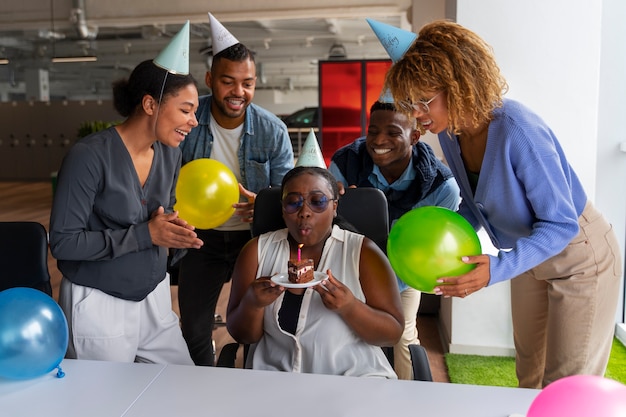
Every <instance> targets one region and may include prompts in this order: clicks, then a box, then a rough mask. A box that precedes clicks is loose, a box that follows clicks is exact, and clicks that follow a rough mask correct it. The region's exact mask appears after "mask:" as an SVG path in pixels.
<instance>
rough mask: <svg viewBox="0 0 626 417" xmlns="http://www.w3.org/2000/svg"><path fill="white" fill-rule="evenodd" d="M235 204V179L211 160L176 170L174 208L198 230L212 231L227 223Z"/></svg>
mask: <svg viewBox="0 0 626 417" xmlns="http://www.w3.org/2000/svg"><path fill="white" fill-rule="evenodd" d="M237 202H239V186H238V184H237V178H236V177H235V175H234V174H233V173H232V171H231V170H230V169H229V168H228V167H227V166H226V165H224V164H223V163H221V162H219V161H216V160H215V159H209V158H201V159H195V160H193V161H191V162H189V163H187V164H185V165H183V167H182V168H181V169H180V175H179V177H178V183H177V184H176V204H175V205H174V210H178V213H179V216H180V218H181V219H183V220H186V221H187V222H188V223H189V224H191V225H193V226H195V227H197V228H198V229H212V228H214V227H217V226H221V225H222V224H224V222H226V220H228V219H229V218H230V217H231V216H232V215H233V213H234V212H235V209H234V208H233V204H235V203H237Z"/></svg>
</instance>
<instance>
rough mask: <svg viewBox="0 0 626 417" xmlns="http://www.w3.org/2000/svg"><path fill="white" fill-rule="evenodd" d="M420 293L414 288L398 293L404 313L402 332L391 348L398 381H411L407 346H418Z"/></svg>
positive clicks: (410, 366)
mask: <svg viewBox="0 0 626 417" xmlns="http://www.w3.org/2000/svg"><path fill="white" fill-rule="evenodd" d="M421 298H422V293H421V292H419V291H418V290H416V289H415V288H407V289H406V290H404V291H402V292H401V293H400V300H401V301H402V311H403V312H404V332H402V337H401V338H400V340H399V341H398V343H397V344H396V345H395V346H394V347H393V362H394V370H395V371H396V374H397V375H398V379H407V380H411V379H413V365H412V362H411V353H410V352H409V345H410V344H416V345H419V343H420V341H419V339H418V335H417V310H418V309H419V307H420V300H421Z"/></svg>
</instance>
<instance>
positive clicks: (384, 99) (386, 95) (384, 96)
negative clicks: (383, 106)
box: [378, 88, 394, 104]
mask: <svg viewBox="0 0 626 417" xmlns="http://www.w3.org/2000/svg"><path fill="white" fill-rule="evenodd" d="M378 101H380V102H381V103H390V104H393V103H394V101H393V96H392V95H391V91H389V89H388V88H385V89H383V91H381V93H380V96H378Z"/></svg>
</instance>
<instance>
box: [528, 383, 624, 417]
mask: <svg viewBox="0 0 626 417" xmlns="http://www.w3.org/2000/svg"><path fill="white" fill-rule="evenodd" d="M566 416H567V417H596V416H597V417H624V416H626V385H624V384H621V383H619V382H617V381H615V380H612V379H608V378H603V377H601V376H595V375H573V376H568V377H565V378H561V379H559V380H557V381H554V382H553V383H551V384H550V385H548V386H547V387H545V388H544V389H543V390H542V391H541V392H540V393H539V395H537V397H536V398H535V400H534V401H533V402H532V404H531V405H530V408H529V409H528V413H527V414H526V417H566Z"/></svg>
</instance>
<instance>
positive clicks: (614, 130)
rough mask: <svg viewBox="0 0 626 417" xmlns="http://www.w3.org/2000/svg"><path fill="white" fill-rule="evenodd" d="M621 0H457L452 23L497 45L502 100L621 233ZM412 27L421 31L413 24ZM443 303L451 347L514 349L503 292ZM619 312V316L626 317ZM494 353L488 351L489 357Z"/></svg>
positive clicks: (625, 204) (625, 34)
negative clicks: (504, 87)
mask: <svg viewBox="0 0 626 417" xmlns="http://www.w3.org/2000/svg"><path fill="white" fill-rule="evenodd" d="M625 19H626V2H623V1H621V0H602V1H597V0H571V1H569V0H568V1H566V0H558V1H557V0H552V1H545V0H526V1H524V2H510V1H509V2H505V1H502V0H457V2H456V21H457V22H459V23H461V24H462V25H464V26H466V27H468V28H470V29H472V30H474V31H476V32H477V33H478V34H480V35H481V36H482V37H483V38H484V39H485V40H486V41H487V42H488V43H490V44H491V45H492V46H493V48H494V51H495V54H496V57H497V59H498V62H499V64H500V67H501V70H502V71H503V73H504V75H505V77H506V78H507V80H508V82H509V87H510V90H509V93H508V94H507V97H510V98H514V99H517V100H520V101H522V102H524V103H525V104H526V105H528V106H529V107H531V108H532V109H534V110H535V111H536V112H537V113H539V114H540V115H541V116H542V117H543V118H544V119H545V120H546V121H547V122H548V123H549V125H550V126H551V127H552V129H553V131H554V132H555V133H556V135H557V137H558V138H559V140H560V142H561V144H562V146H563V148H564V150H565V153H566V154H567V156H568V159H569V161H570V163H571V165H572V166H573V168H574V170H575V171H576V172H577V174H578V176H579V177H580V179H581V181H582V182H583V185H584V187H585V189H586V191H587V193H588V196H589V198H590V199H591V200H592V201H594V202H595V203H596V205H597V206H598V208H599V209H600V210H601V211H602V212H604V214H605V215H606V216H607V218H608V219H609V221H610V222H611V223H613V225H614V228H615V230H616V233H617V236H618V239H620V243H621V248H622V249H621V251H622V254H624V246H625V245H624V240H625V237H626V231H625V222H626V192H625V186H624V179H626V154H625V153H622V152H620V151H619V144H620V143H621V142H626V132H625V131H624V129H623V118H624V111H625V110H626V81H625V77H624V74H626V64H625V62H624V61H625V59H626V58H625V54H624V47H623V41H624V40H625V39H626V28H625V27H624V25H623V22H624V20H625ZM416 29H419V28H416ZM499 286H503V284H497V285H495V286H494V287H493V288H488V289H487V291H481V293H483V294H480V295H472V296H471V297H469V298H467V299H465V300H458V299H452V300H447V301H446V302H445V303H443V304H442V327H443V328H444V330H445V332H446V334H445V335H444V337H446V338H447V339H448V341H449V343H450V350H451V351H455V352H459V353H482V354H495V353H497V352H502V354H506V351H507V347H508V346H512V333H511V332H510V331H509V329H510V313H508V312H509V309H510V301H509V298H508V288H506V286H504V287H502V288H497V287H499ZM622 309H623V307H622V308H620V310H619V311H618V312H617V313H616V320H617V321H618V322H621V321H623V315H622ZM494 352H495V353H494Z"/></svg>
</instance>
